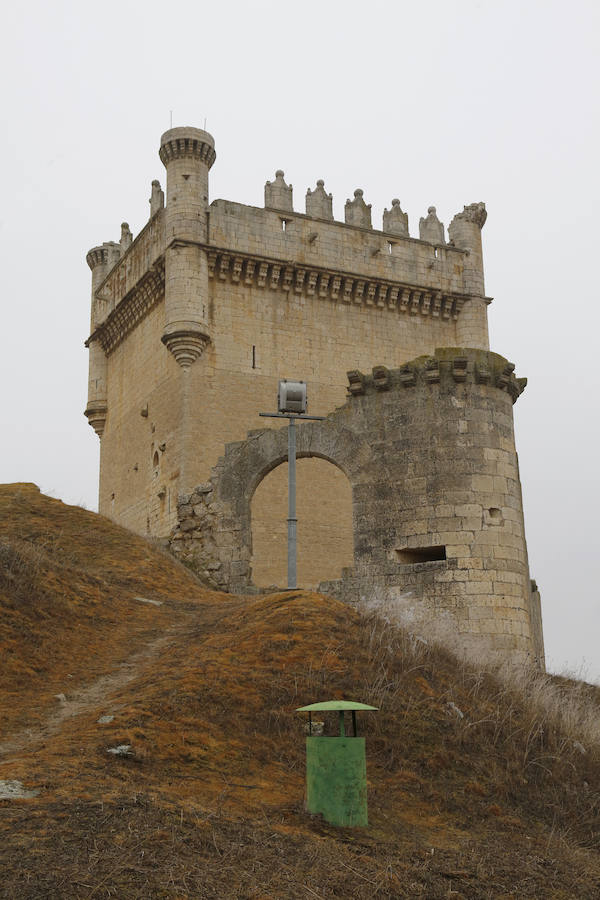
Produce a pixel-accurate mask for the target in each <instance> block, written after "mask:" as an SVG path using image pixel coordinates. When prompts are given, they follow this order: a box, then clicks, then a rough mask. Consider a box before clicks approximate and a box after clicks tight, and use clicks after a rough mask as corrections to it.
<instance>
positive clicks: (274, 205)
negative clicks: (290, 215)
mask: <svg viewBox="0 0 600 900" xmlns="http://www.w3.org/2000/svg"><path fill="white" fill-rule="evenodd" d="M284 174H285V173H284V171H283V169H277V171H276V172H275V181H267V183H266V184H265V207H267V208H269V209H282V210H285V211H286V212H293V211H294V202H293V199H292V194H293V188H292V185H291V184H286V183H285V181H284V178H283V176H284Z"/></svg>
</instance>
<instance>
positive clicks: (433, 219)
mask: <svg viewBox="0 0 600 900" xmlns="http://www.w3.org/2000/svg"><path fill="white" fill-rule="evenodd" d="M419 238H420V239H421V240H422V241H429V243H430V244H445V243H446V241H445V239H444V225H443V223H442V222H440V220H439V219H438V217H437V213H436V210H435V206H430V207H429V208H428V210H427V218H426V219H424V218H421V219H419Z"/></svg>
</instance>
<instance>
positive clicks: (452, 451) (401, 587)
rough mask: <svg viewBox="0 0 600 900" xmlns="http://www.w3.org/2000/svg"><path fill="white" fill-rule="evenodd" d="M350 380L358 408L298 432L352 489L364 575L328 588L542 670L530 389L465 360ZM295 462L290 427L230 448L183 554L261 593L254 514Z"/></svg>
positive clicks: (440, 356) (193, 516) (483, 358)
mask: <svg viewBox="0 0 600 900" xmlns="http://www.w3.org/2000/svg"><path fill="white" fill-rule="evenodd" d="M348 377H349V389H348V391H349V399H348V401H347V402H346V404H345V405H344V406H342V407H340V408H339V409H337V410H335V411H334V412H333V413H331V414H330V415H329V416H327V418H326V419H325V420H324V421H322V422H310V423H308V422H306V423H303V424H302V425H300V426H299V427H298V433H297V448H298V449H297V453H298V457H300V458H302V457H320V458H322V459H325V460H327V461H328V462H331V463H333V464H334V465H336V466H338V467H339V468H340V469H341V470H342V471H343V472H344V473H345V474H346V476H347V478H348V480H349V481H350V484H351V487H352V507H353V516H352V518H353V523H352V525H353V535H354V567H353V568H352V569H351V570H346V571H345V572H344V573H343V577H342V579H341V580H340V581H337V582H329V583H327V584H323V585H322V589H323V590H326V591H327V592H329V593H334V594H335V595H336V596H339V597H340V598H341V599H344V600H346V601H349V602H353V601H357V600H358V599H360V598H365V599H369V598H370V597H374V596H385V598H386V599H387V600H388V601H389V602H392V603H396V604H398V605H403V606H404V608H405V613H406V616H407V617H408V618H409V619H410V620H412V621H414V622H419V621H423V620H426V619H429V620H431V619H435V621H436V623H437V624H438V626H440V627H443V628H444V629H445V631H446V637H447V638H448V639H449V640H450V641H451V642H452V643H454V644H455V646H457V647H458V648H459V649H462V650H464V651H465V652H469V653H474V654H485V655H486V656H487V657H488V658H489V657H490V656H491V657H492V658H497V659H499V660H500V659H506V658H510V659H512V660H515V661H527V660H529V661H531V662H535V663H536V664H537V665H539V666H540V667H543V640H542V634H541V626H540V624H539V623H540V616H539V608H538V605H539V594H538V593H537V591H535V592H532V589H531V581H530V577H529V568H528V561H527V548H526V543H525V535H524V527H523V511H522V504H521V487H520V482H519V476H518V466H517V456H516V451H515V446H514V430H513V418H512V404H513V403H514V401H515V400H516V399H517V397H518V396H519V394H520V393H521V392H522V390H523V388H524V386H525V379H516V378H515V376H514V366H512V364H510V363H508V362H507V361H506V360H505V359H503V357H501V356H498V355H497V354H495V353H490V352H488V351H480V350H462V349H460V350H458V349H442V350H437V351H436V353H435V355H434V356H433V357H419V358H418V359H416V360H414V361H413V362H411V363H408V364H407V365H405V366H403V367H402V368H400V369H394V370H388V369H386V368H384V367H381V366H380V367H376V368H375V369H374V370H373V373H372V375H363V374H362V373H360V372H351V373H349V376H348ZM286 459H287V433H286V429H285V428H282V429H277V430H272V429H265V430H260V431H254V432H251V433H250V434H249V435H248V438H247V440H245V441H240V442H237V443H234V444H228V445H227V447H226V450H225V456H224V457H222V458H221V459H220V460H219V463H218V465H217V466H216V467H215V468H214V469H213V472H212V475H211V479H210V481H209V482H207V483H206V484H203V485H199V486H198V487H197V488H196V489H195V490H194V492H193V493H192V494H191V495H187V496H185V497H182V498H181V502H180V504H179V507H178V513H179V524H178V525H177V527H176V529H175V531H174V533H173V535H172V537H171V547H172V549H173V551H174V552H175V553H176V554H177V556H178V557H179V558H180V559H182V560H184V561H186V562H188V563H189V564H191V565H192V566H193V567H194V568H196V569H197V570H198V571H200V572H208V573H209V574H210V575H211V577H212V578H213V580H214V582H215V583H216V585H218V586H219V587H220V588H221V589H224V590H228V591H235V592H240V593H243V592H246V593H248V592H255V591H256V587H255V586H254V585H253V584H252V572H251V568H250V559H251V556H252V531H251V512H250V504H251V500H252V496H253V494H254V492H255V490H256V488H257V486H258V485H259V483H260V482H261V480H262V479H263V478H264V477H265V476H266V475H267V474H268V473H269V472H270V471H271V470H272V469H274V468H275V467H276V466H278V465H280V464H281V463H282V462H284V461H285V460H286ZM315 502H318V497H315Z"/></svg>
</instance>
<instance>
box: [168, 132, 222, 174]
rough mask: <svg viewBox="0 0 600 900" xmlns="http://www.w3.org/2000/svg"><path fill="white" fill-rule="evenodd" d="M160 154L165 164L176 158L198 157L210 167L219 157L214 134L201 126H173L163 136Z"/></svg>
mask: <svg viewBox="0 0 600 900" xmlns="http://www.w3.org/2000/svg"><path fill="white" fill-rule="evenodd" d="M158 155H159V156H160V161H161V162H162V164H163V165H164V166H166V165H167V163H170V162H171V161H172V160H174V159H197V160H201V161H202V162H204V163H206V165H207V166H208V168H209V169H210V167H211V166H212V164H213V163H214V161H215V159H216V158H217V154H216V152H215V147H214V141H213V138H212V136H211V135H210V134H208V132H207V131H201V130H200V129H199V128H172V129H171V130H170V131H166V132H165V133H164V134H163V136H162V138H161V142H160V150H159V151H158Z"/></svg>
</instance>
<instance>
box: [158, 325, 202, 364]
mask: <svg viewBox="0 0 600 900" xmlns="http://www.w3.org/2000/svg"><path fill="white" fill-rule="evenodd" d="M182 326H185V327H182ZM161 341H162V342H163V344H164V345H165V347H166V348H167V350H169V352H170V353H172V354H173V356H174V357H175V359H176V360H177V362H178V363H179V365H180V366H181V367H182V368H183V369H187V368H189V366H191V365H192V363H194V362H195V361H196V360H197V359H199V358H200V357H201V356H202V354H203V352H204V348H205V347H206V346H207V345H208V344H209V343H210V338H209V336H208V334H206V333H205V332H203V331H201V330H200V328H199V327H198V325H197V324H196V323H192V322H189V323H181V322H176V323H175V324H174V325H172V326H170V327H169V328H168V329H167V330H166V331H165V333H164V334H163V336H162V337H161Z"/></svg>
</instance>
